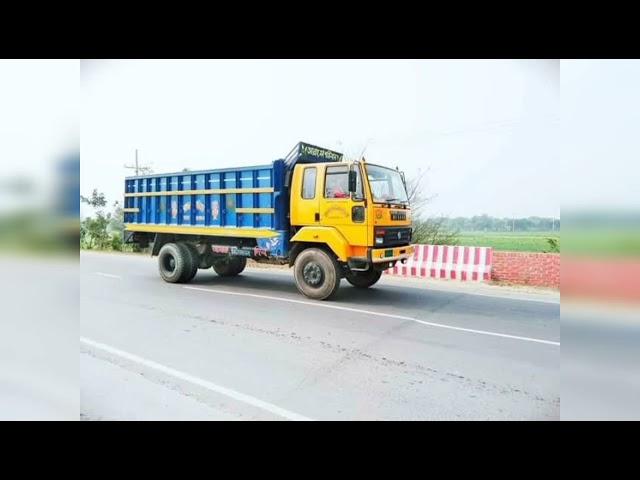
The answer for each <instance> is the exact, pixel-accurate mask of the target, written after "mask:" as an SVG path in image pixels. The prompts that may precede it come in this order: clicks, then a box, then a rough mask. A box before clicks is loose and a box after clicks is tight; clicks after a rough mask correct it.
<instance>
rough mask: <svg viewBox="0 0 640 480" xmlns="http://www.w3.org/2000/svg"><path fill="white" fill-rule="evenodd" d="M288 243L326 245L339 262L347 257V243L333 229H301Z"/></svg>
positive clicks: (344, 260)
mask: <svg viewBox="0 0 640 480" xmlns="http://www.w3.org/2000/svg"><path fill="white" fill-rule="evenodd" d="M290 242H312V243H326V244H327V245H329V248H331V250H333V253H335V254H336V256H337V257H338V260H340V261H341V262H346V261H347V258H348V257H349V251H350V249H349V242H347V239H346V238H344V236H342V234H341V233H340V232H339V231H338V230H336V229H335V228H333V227H302V228H301V229H300V230H298V233H296V234H295V235H294V236H293V237H292V238H291V240H290Z"/></svg>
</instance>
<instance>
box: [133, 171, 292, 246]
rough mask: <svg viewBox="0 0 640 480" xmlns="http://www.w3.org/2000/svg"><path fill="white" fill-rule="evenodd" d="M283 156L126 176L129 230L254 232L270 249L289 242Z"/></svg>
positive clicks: (259, 242)
mask: <svg viewBox="0 0 640 480" xmlns="http://www.w3.org/2000/svg"><path fill="white" fill-rule="evenodd" d="M284 175H285V167H284V161H283V160H276V161H274V162H273V163H271V164H267V165H258V166H251V167H242V168H234V169H214V170H201V171H194V172H178V173H168V174H157V175H145V176H137V177H127V178H126V179H125V194H124V198H125V200H124V202H125V203H124V223H125V228H126V230H128V231H133V232H136V231H137V232H150V233H176V234H193V235H205V236H218V237H240V238H255V239H256V245H257V246H258V247H261V248H267V249H268V250H269V252H270V255H275V256H284V255H286V249H287V244H288V230H289V225H288V217H287V211H288V198H287V195H286V194H285V192H284V191H283V184H284Z"/></svg>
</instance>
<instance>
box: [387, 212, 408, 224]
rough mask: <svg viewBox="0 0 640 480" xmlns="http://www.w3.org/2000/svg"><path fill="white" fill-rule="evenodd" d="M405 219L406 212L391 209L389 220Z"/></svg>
mask: <svg viewBox="0 0 640 480" xmlns="http://www.w3.org/2000/svg"><path fill="white" fill-rule="evenodd" d="M406 219H407V212H403V211H402V210H391V220H393V221H395V222H397V221H404V220H406Z"/></svg>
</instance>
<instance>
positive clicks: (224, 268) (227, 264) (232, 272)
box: [213, 257, 247, 277]
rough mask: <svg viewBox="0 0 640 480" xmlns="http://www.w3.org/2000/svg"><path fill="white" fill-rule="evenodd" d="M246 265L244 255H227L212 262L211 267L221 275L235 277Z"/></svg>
mask: <svg viewBox="0 0 640 480" xmlns="http://www.w3.org/2000/svg"><path fill="white" fill-rule="evenodd" d="M246 266H247V259H246V258H245V257H228V258H225V259H222V260H218V261H217V262H215V263H214V264H213V269H214V270H215V271H216V273H217V274H218V275H220V276H221V277H235V276H236V275H238V274H239V273H241V272H242V271H243V270H244V267H246Z"/></svg>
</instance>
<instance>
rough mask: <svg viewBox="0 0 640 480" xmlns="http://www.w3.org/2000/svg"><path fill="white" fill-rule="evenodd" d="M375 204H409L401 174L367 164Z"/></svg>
mask: <svg viewBox="0 0 640 480" xmlns="http://www.w3.org/2000/svg"><path fill="white" fill-rule="evenodd" d="M365 168H366V169H367V178H368V179H369V185H370V186H371V193H372V194H373V201H374V202H385V203H409V199H408V198H407V190H406V189H405V188H404V182H403V181H402V177H401V176H400V172H398V171H397V170H392V169H390V168H385V167H379V166H378V165H370V164H365Z"/></svg>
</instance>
